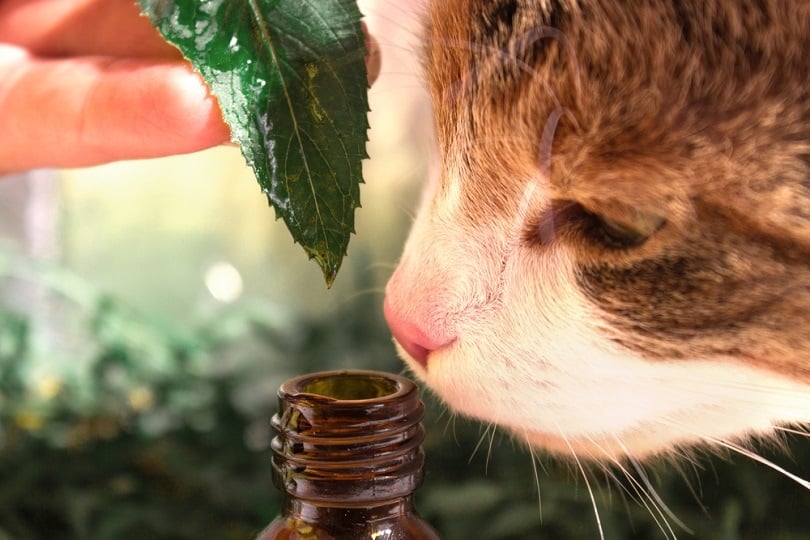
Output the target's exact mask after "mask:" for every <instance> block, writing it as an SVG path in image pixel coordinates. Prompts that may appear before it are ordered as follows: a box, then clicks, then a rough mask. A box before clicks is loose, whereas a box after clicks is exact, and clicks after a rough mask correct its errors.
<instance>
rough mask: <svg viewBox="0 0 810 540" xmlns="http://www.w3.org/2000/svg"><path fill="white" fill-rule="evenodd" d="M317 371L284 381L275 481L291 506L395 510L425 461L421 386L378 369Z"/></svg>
mask: <svg viewBox="0 0 810 540" xmlns="http://www.w3.org/2000/svg"><path fill="white" fill-rule="evenodd" d="M313 377H317V375H316V376H304V377H299V378H296V379H292V380H291V381H288V382H287V383H285V385H283V386H282V388H281V390H280V391H279V405H280V409H279V412H278V413H277V414H276V415H275V416H274V417H273V421H272V422H273V427H274V428H275V429H276V431H277V433H278V434H277V436H276V438H275V439H274V440H273V443H272V451H273V481H274V483H275V484H276V486H277V487H278V488H279V489H280V490H281V491H283V492H285V493H286V494H287V495H288V499H289V504H290V505H292V506H291V507H290V508H291V509H296V511H299V510H302V509H306V510H307V511H308V512H314V511H316V510H317V511H318V512H323V511H326V510H324V509H331V508H340V509H343V510H344V511H345V510H346V509H352V508H356V509H357V511H361V510H360V507H363V508H364V510H362V511H369V510H368V509H370V508H379V509H381V511H384V512H388V511H394V510H395V509H397V508H400V507H401V505H403V504H405V505H410V504H411V503H410V495H411V493H413V492H414V491H415V490H416V488H417V487H418V486H419V484H420V483H421V480H422V466H423V464H424V453H423V451H422V447H421V444H422V441H423V439H424V429H423V428H422V425H421V423H420V422H421V419H422V416H423V414H424V406H423V405H422V402H421V401H420V400H419V398H418V393H417V389H416V386H415V385H414V384H413V383H412V382H411V381H409V380H408V379H405V378H402V377H397V376H389V375H386V376H385V377H383V376H381V375H379V374H374V373H371V372H346V373H342V375H341V376H340V377H338V376H336V375H334V374H332V375H330V377H332V378H331V379H329V381H328V382H325V381H324V380H323V379H317V380H314V381H313ZM321 377H323V376H321ZM335 381H338V382H335Z"/></svg>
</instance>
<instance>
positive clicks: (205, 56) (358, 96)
mask: <svg viewBox="0 0 810 540" xmlns="http://www.w3.org/2000/svg"><path fill="white" fill-rule="evenodd" d="M139 2H140V5H141V9H142V11H143V13H145V14H146V15H148V16H149V17H150V18H151V20H152V23H153V24H154V25H155V26H156V27H157V29H158V30H159V31H160V32H161V33H162V34H163V36H164V38H165V39H166V40H167V41H169V42H170V43H172V44H174V45H175V46H177V47H178V48H179V49H180V50H181V51H182V52H183V54H184V55H185V56H186V58H188V59H189V60H190V61H191V63H192V65H193V66H194V68H195V69H196V70H197V71H199V72H200V74H201V75H202V76H203V78H204V79H205V80H206V81H207V82H208V84H209V86H210V88H211V91H212V92H213V94H214V95H216V97H217V99H218V100H219V104H220V107H221V109H222V113H223V116H224V118H225V121H226V122H228V124H229V125H230V127H231V133H232V136H233V139H234V140H235V141H236V142H238V143H239V145H240V146H241V148H242V153H243V154H244V156H245V159H246V160H247V162H248V164H249V165H250V166H251V167H253V170H254V171H255V173H256V177H257V179H258V181H259V185H260V186H261V188H262V191H264V193H265V194H266V195H267V197H268V200H269V201H270V203H271V204H272V205H273V207H274V208H275V210H276V216H277V217H281V218H282V219H283V220H284V222H285V223H286V224H287V228H288V229H289V230H290V232H291V233H292V236H293V239H294V240H295V241H296V242H299V243H300V244H301V245H302V246H303V247H304V250H305V251H306V252H307V254H308V255H309V257H310V258H314V259H315V260H316V261H317V262H318V264H319V265H320V266H321V268H322V270H323V273H324V277H325V279H326V282H327V286H329V285H331V284H332V281H333V280H334V278H335V275H336V274H337V271H338V269H339V267H340V263H341V261H342V259H343V256H344V255H345V254H346V248H347V247H348V243H349V237H350V236H351V234H352V233H353V232H354V210H355V209H356V208H357V207H358V206H360V193H359V191H360V190H359V184H360V183H361V182H362V169H361V160H362V159H363V158H365V157H367V156H366V151H365V142H366V130H367V129H368V123H367V119H366V113H367V112H368V98H367V86H368V85H367V82H366V81H367V78H366V68H365V63H364V56H365V54H366V52H365V47H364V38H363V32H362V28H361V26H360V17H361V14H360V12H359V10H358V8H357V5H356V0H207V1H200V0H139Z"/></svg>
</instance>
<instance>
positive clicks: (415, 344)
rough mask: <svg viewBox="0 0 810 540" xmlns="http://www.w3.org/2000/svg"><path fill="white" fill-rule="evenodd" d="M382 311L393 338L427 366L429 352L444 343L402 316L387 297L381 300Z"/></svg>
mask: <svg viewBox="0 0 810 540" xmlns="http://www.w3.org/2000/svg"><path fill="white" fill-rule="evenodd" d="M383 313H384V314H385V320H386V321H387V322H388V327H389V328H390V329H391V333H392V334H393V335H394V339H396V340H397V343H399V344H400V346H402V348H403V349H405V352H407V353H408V354H409V355H410V356H411V357H412V358H413V359H414V360H416V361H417V362H419V364H421V365H422V366H424V367H427V362H428V356H430V353H431V352H433V351H435V350H436V349H438V348H440V347H442V346H444V345H445V343H442V342H439V341H437V340H435V339H433V338H431V337H430V336H429V335H428V334H427V333H426V332H425V331H424V330H422V329H421V328H420V327H419V326H418V325H417V324H416V323H414V322H412V321H410V320H408V319H407V318H406V317H404V316H402V314H401V313H400V312H398V311H397V310H396V309H394V308H393V307H392V305H391V302H390V301H389V300H388V297H386V298H385V301H384V302H383Z"/></svg>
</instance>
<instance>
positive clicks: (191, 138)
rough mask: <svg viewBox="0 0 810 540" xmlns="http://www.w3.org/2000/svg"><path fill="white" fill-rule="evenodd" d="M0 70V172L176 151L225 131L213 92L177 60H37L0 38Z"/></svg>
mask: <svg viewBox="0 0 810 540" xmlns="http://www.w3.org/2000/svg"><path fill="white" fill-rule="evenodd" d="M0 71H2V72H3V73H4V78H3V79H2V80H0V111H3V114H2V115H0V137H2V143H0V170H4V171H6V172H8V171H19V170H25V169H29V168H35V167H44V166H48V167H78V166H86V165H94V164H98V163H105V162H109V161H116V160H122V159H137V158H149V157H158V156H165V155H171V154H182V153H187V152H194V151H197V150H202V149H204V148H208V147H211V146H216V145H219V144H222V143H225V142H227V141H228V140H229V139H230V132H229V129H228V127H227V125H226V124H225V123H224V122H223V121H222V116H221V112H220V109H219V106H218V104H217V102H216V100H215V99H214V98H213V97H212V96H211V94H210V93H209V92H208V89H207V87H206V86H205V84H204V83H203V82H202V80H201V79H200V77H199V76H198V75H196V74H195V73H193V72H192V71H191V70H190V68H189V67H188V66H187V65H186V64H184V63H179V62H156V61H150V60H143V59H126V60H111V59H109V58H79V59H66V60H38V59H34V58H32V57H30V55H28V54H27V53H26V52H25V51H23V50H22V49H19V48H16V47H9V46H0ZM66 81H70V82H69V84H66Z"/></svg>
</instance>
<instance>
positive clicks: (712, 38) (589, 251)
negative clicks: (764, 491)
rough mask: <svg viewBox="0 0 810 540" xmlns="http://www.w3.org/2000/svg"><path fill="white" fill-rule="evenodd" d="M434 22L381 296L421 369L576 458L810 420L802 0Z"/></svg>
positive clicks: (513, 0) (542, 11) (437, 10)
mask: <svg viewBox="0 0 810 540" xmlns="http://www.w3.org/2000/svg"><path fill="white" fill-rule="evenodd" d="M425 21H426V22H425V36H424V39H423V42H424V44H425V45H424V51H423V59H424V67H425V75H426V80H427V85H428V87H429V91H430V95H431V100H432V104H433V113H434V119H435V132H436V138H437V143H438V148H439V155H440V156H441V167H440V172H439V173H438V174H437V175H435V177H433V178H430V179H429V181H428V182H427V185H426V187H425V191H424V195H423V200H422V203H421V205H420V208H419V210H418V214H417V216H416V219H415V220H414V223H413V226H412V230H411V232H410V235H409V237H408V240H407V242H406V244H405V247H404V251H403V254H402V257H401V260H400V262H399V264H398V266H397V268H396V270H395V272H394V274H393V275H392V276H391V278H390V280H389V282H388V284H387V287H386V295H385V300H384V312H385V316H386V320H387V321H388V324H389V327H390V329H391V331H392V334H393V336H394V339H395V341H396V343H397V348H398V350H399V352H400V355H401V356H402V357H403V358H404V360H405V362H406V363H407V365H408V366H409V367H410V369H411V370H412V371H413V373H414V374H415V376H416V377H418V378H419V379H421V380H422V381H423V382H424V383H425V384H426V385H427V386H428V387H429V388H430V389H432V391H434V392H435V393H436V394H437V395H438V396H440V397H441V399H443V400H444V401H445V402H446V403H447V404H448V405H449V406H450V408H451V409H452V410H454V411H457V412H459V413H461V414H464V415H467V416H470V417H473V418H476V419H479V420H482V421H483V422H486V423H489V424H495V425H498V426H501V427H503V428H504V429H506V430H507V431H508V432H510V433H512V434H513V435H514V437H515V438H517V439H518V440H520V441H523V442H525V443H526V444H528V445H530V446H531V447H535V448H539V449H542V450H544V451H547V452H550V453H552V454H557V455H560V456H567V457H569V458H574V459H575V460H576V461H577V462H578V463H579V462H580V461H582V462H585V461H590V462H600V463H621V462H622V461H624V460H628V459H631V460H646V459H651V458H654V457H660V456H674V455H680V454H682V453H688V452H689V451H690V449H692V448H704V449H705V448H715V449H725V450H730V451H735V452H739V453H743V454H746V455H748V456H749V457H753V458H754V459H758V460H761V461H763V462H765V460H764V458H760V457H759V456H758V455H757V454H756V453H755V452H754V451H753V450H751V449H750V448H751V447H750V442H751V440H752V439H754V438H760V437H766V438H767V437H770V436H773V435H778V434H779V433H782V432H785V431H791V430H798V431H801V430H805V429H807V427H808V425H810V84H808V81H809V80H810V62H808V58H810V30H808V29H810V2H807V1H806V0H671V1H663V0H649V1H645V2H602V1H591V0H433V1H431V2H428V5H427V8H426V15H425ZM766 463H767V462H766ZM770 465H771V466H773V467H775V468H777V467H776V466H775V465H773V464H770ZM782 472H784V473H785V474H787V475H790V474H791V473H790V472H788V471H782ZM793 479H794V480H796V481H797V482H800V483H802V485H804V486H805V487H808V488H810V483H808V482H807V481H806V480H804V479H801V478H798V477H795V476H794V477H793Z"/></svg>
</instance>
